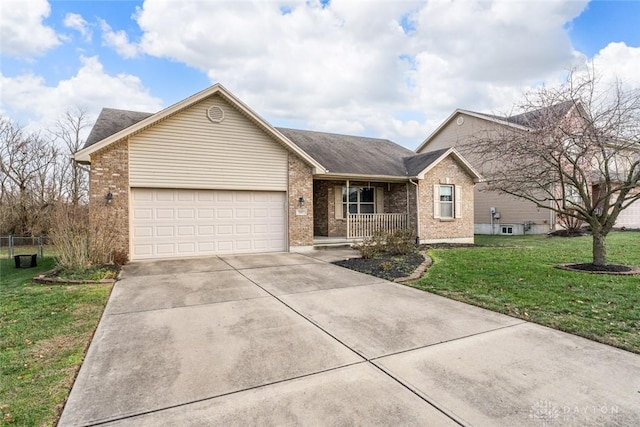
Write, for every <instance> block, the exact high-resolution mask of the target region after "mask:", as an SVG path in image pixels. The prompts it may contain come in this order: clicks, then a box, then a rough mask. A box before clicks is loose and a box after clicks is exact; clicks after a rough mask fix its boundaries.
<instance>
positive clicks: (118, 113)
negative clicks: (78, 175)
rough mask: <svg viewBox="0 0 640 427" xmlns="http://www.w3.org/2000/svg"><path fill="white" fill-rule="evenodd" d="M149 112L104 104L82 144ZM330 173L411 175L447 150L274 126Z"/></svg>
mask: <svg viewBox="0 0 640 427" xmlns="http://www.w3.org/2000/svg"><path fill="white" fill-rule="evenodd" d="M152 115H153V114H152V113H143V112H138V111H128V110H117V109H113V108H103V109H102V111H101V112H100V115H99V116H98V118H97V120H96V123H95V125H94V126H93V128H92V129H91V133H90V134H89V136H88V138H87V141H86V143H85V145H84V148H86V147H89V146H91V145H93V144H95V143H97V142H99V141H101V140H103V139H105V138H108V137H109V136H111V135H113V134H115V133H117V132H120V131H121V130H124V129H126V128H128V127H129V126H132V125H134V124H136V123H138V122H140V121H142V120H144V119H146V118H147V117H149V116H152ZM276 129H277V130H278V131H279V132H280V133H281V134H283V135H284V136H285V137H287V138H288V139H289V140H290V141H291V142H292V143H293V144H295V145H296V146H298V147H299V148H300V149H301V150H303V151H304V152H305V153H307V154H308V155H309V156H311V157H312V158H313V159H315V161H317V162H318V163H320V164H321V165H322V166H324V168H325V169H327V170H328V171H329V173H332V174H346V175H371V176H374V175H379V176H393V177H413V176H416V175H417V174H418V173H420V172H421V171H423V170H424V169H425V168H427V167H428V166H429V165H431V164H432V163H433V162H434V161H436V160H438V158H440V156H441V155H442V154H443V153H444V152H445V151H447V149H444V150H437V151H432V152H427V153H423V154H415V153H414V152H413V151H411V150H409V149H407V148H404V147H402V146H400V145H398V144H396V143H395V142H392V141H389V140H388V139H379V138H367V137H362V136H353V135H339V134H335V133H325V132H315V131H308V130H299V129H287V128H276Z"/></svg>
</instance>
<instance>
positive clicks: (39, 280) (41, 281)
mask: <svg viewBox="0 0 640 427" xmlns="http://www.w3.org/2000/svg"><path fill="white" fill-rule="evenodd" d="M115 282H116V279H102V280H64V279H59V278H57V277H47V276H45V275H42V274H41V275H40V276H37V277H34V278H33V280H32V281H31V283H35V284H37V285H103V284H107V283H115Z"/></svg>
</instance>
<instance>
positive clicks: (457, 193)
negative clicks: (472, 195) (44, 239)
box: [433, 184, 462, 221]
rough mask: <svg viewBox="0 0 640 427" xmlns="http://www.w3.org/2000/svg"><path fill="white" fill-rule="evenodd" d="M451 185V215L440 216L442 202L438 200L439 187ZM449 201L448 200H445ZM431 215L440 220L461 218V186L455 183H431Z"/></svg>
mask: <svg viewBox="0 0 640 427" xmlns="http://www.w3.org/2000/svg"><path fill="white" fill-rule="evenodd" d="M442 186H446V187H453V191H452V195H453V200H452V201H451V203H452V205H453V206H452V207H453V213H452V215H451V216H445V217H443V216H442V202H441V201H440V187H442ZM446 203H449V202H446ZM433 217H434V218H435V219H440V220H442V221H451V220H454V219H460V218H462V187H461V186H460V185H455V184H433Z"/></svg>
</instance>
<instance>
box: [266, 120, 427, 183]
mask: <svg viewBox="0 0 640 427" xmlns="http://www.w3.org/2000/svg"><path fill="white" fill-rule="evenodd" d="M277 129H278V131H280V133H282V134H283V135H284V136H286V137H287V138H289V139H290V140H291V142H293V143H294V144H296V145H297V146H298V147H300V148H301V149H302V150H304V151H305V152H306V153H308V154H309V155H310V156H311V157H313V158H314V159H316V161H318V163H320V164H321V165H322V166H324V167H325V168H326V169H328V170H329V172H330V173H344V174H360V175H388V176H406V175H407V170H406V168H405V166H404V161H403V159H404V158H405V157H408V156H412V155H415V153H414V152H413V151H411V150H409V149H407V148H404V147H402V146H400V145H398V144H396V143H394V142H391V141H389V140H388V139H378V138H366V137H361V136H352V135H338V134H334V133H324V132H315V131H308V130H298V129H284V128H277Z"/></svg>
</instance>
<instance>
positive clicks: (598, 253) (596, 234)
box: [593, 230, 607, 265]
mask: <svg viewBox="0 0 640 427" xmlns="http://www.w3.org/2000/svg"><path fill="white" fill-rule="evenodd" d="M606 237H607V235H606V234H605V233H603V232H602V231H600V230H598V231H596V230H593V264H594V265H606V264H607V243H606V240H605V238H606Z"/></svg>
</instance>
